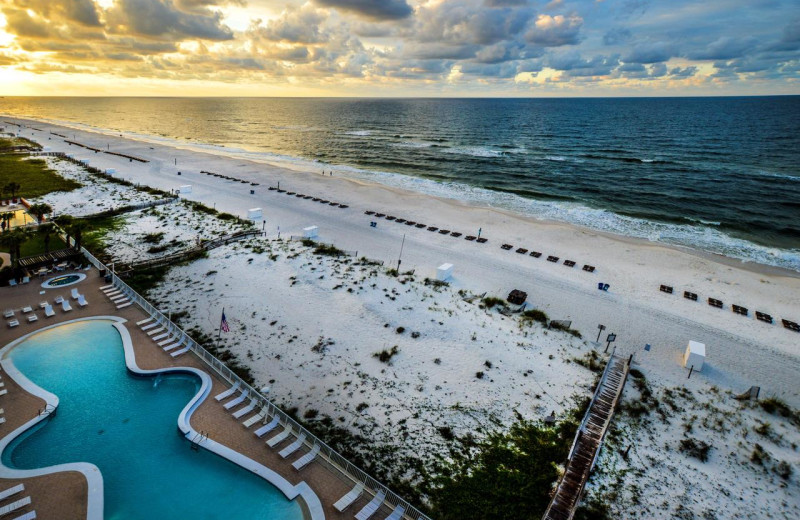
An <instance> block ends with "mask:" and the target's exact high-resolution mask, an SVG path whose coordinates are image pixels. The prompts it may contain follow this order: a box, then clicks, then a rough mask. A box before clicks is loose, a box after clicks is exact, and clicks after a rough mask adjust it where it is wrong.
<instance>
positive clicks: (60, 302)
mask: <svg viewBox="0 0 800 520" xmlns="http://www.w3.org/2000/svg"><path fill="white" fill-rule="evenodd" d="M72 298H73V299H74V300H76V303H77V304H78V306H80V307H86V306H87V305H89V302H87V301H86V298H85V297H84V295H82V294H80V293H78V290H77V289H72ZM54 305H55V306H61V310H62V311H64V312H69V311H71V310H72V305H70V303H69V300H68V299H66V298H64V297H63V296H57V297H56V298H55V299H54V300H53V303H52V304H51V303H50V302H48V301H43V302H41V303H40V304H39V308H40V309H42V310H43V311H44V316H45V318H52V317H53V316H55V315H56V312H55V310H53V306H54ZM21 312H22V314H24V315H25V321H27V322H28V323H34V322H36V321H39V316H38V315H37V314H36V310H35V307H33V306H31V305H28V306H26V307H23V308H22V309H21ZM3 317H4V318H6V319H7V320H9V321H8V322H7V323H8V327H9V328H14V327H19V320H18V319H17V318H16V311H15V310H14V309H7V310H6V311H5V312H4V313H3Z"/></svg>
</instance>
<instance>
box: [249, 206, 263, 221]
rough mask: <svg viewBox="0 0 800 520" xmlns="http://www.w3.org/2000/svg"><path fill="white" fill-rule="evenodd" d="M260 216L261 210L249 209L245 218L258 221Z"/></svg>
mask: <svg viewBox="0 0 800 520" xmlns="http://www.w3.org/2000/svg"><path fill="white" fill-rule="evenodd" d="M261 216H262V213H261V208H250V209H248V210H247V218H248V219H249V220H259V219H260V218H261Z"/></svg>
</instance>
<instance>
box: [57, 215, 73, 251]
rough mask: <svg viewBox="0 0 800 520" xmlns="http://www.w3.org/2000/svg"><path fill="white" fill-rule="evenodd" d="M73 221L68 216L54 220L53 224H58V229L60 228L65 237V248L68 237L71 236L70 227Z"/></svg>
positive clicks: (61, 216)
mask: <svg viewBox="0 0 800 520" xmlns="http://www.w3.org/2000/svg"><path fill="white" fill-rule="evenodd" d="M73 220H74V219H73V218H72V217H71V216H70V215H59V216H57V217H56V219H55V222H56V224H58V227H60V228H61V229H62V230H63V231H64V233H65V234H66V235H67V247H69V237H71V236H72V232H71V230H70V227H72V221H73Z"/></svg>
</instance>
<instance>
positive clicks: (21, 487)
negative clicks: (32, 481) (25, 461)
mask: <svg viewBox="0 0 800 520" xmlns="http://www.w3.org/2000/svg"><path fill="white" fill-rule="evenodd" d="M23 491H25V484H17V485H16V486H13V487H10V488H8V489H6V490H5V491H0V500H5V499H7V498H8V497H10V496H11V495H16V494H17V493H22V492H23Z"/></svg>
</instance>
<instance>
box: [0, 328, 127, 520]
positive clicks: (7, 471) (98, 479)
mask: <svg viewBox="0 0 800 520" xmlns="http://www.w3.org/2000/svg"><path fill="white" fill-rule="evenodd" d="M88 320H106V321H109V320H110V321H114V322H117V321H125V320H124V319H122V318H120V317H117V316H89V317H86V318H78V319H75V320H69V321H62V322H60V323H54V324H53V325H49V326H47V327H42V328H41V329H37V330H34V331H31V332H29V333H27V334H25V335H24V336H22V337H19V338H17V339H15V340H14V341H12V342H11V343H8V344H7V345H5V346H4V347H3V348H2V349H0V366H2V367H3V372H5V373H6V374H7V375H8V377H10V378H11V379H13V380H14V382H15V383H17V384H18V385H19V386H20V387H21V388H22V389H23V390H25V391H26V392H28V393H29V394H32V395H35V396H36V397H39V398H40V399H42V400H44V402H45V406H46V407H52V408H53V410H54V411H53V412H51V413H49V414H42V415H37V416H36V417H34V418H33V419H31V420H30V421H28V422H26V423H24V424H22V425H20V426H19V427H18V428H17V429H15V430H13V431H11V432H9V433H8V434H6V435H4V436H3V437H2V438H0V455H2V453H3V452H4V451H5V449H6V448H7V447H8V445H9V444H11V443H12V442H14V440H15V439H16V438H17V437H19V436H20V435H22V434H23V433H25V432H26V431H28V430H30V429H31V428H33V427H34V426H36V425H37V424H39V423H40V422H42V421H44V420H46V419H48V418H49V417H50V415H52V414H53V413H55V410H56V409H57V408H58V396H56V395H55V394H52V393H50V392H48V391H47V390H45V389H44V388H41V387H40V386H38V385H36V383H34V382H33V381H31V380H30V379H28V378H27V377H26V376H25V374H23V373H22V372H20V371H19V370H18V369H17V367H16V366H15V365H14V362H13V361H12V360H11V359H9V358H6V354H8V352H9V351H11V350H12V349H14V348H15V347H16V346H17V345H18V344H20V343H22V342H23V341H25V340H26V339H28V338H30V337H31V336H33V335H35V334H38V333H40V332H44V331H46V330H50V329H54V328H56V327H60V326H61V325H67V324H69V323H77V322H79V321H88ZM65 471H77V472H79V473H81V474H82V475H83V476H84V477H85V478H86V484H87V489H88V496H87V502H86V519H87V520H103V508H104V505H105V504H104V499H103V475H102V473H101V472H100V468H98V467H97V466H95V465H94V464H91V463H89V462H69V463H67V464H57V465H55V466H47V467H44V468H35V469H18V468H10V467H8V466H6V465H5V464H3V461H2V457H0V477H3V478H30V477H40V476H42V475H51V474H53V473H63V472H65Z"/></svg>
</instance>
